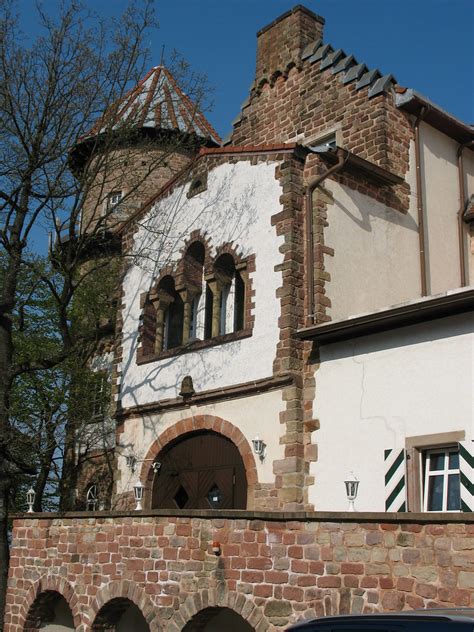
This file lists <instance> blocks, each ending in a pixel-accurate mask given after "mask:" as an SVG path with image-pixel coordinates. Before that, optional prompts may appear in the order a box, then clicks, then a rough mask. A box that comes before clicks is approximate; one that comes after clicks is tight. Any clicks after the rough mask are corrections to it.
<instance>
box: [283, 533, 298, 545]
mask: <svg viewBox="0 0 474 632" xmlns="http://www.w3.org/2000/svg"><path fill="white" fill-rule="evenodd" d="M279 541H281V542H283V544H294V543H295V542H296V535H295V534H294V533H283V537H282V536H281V535H280V540H279Z"/></svg>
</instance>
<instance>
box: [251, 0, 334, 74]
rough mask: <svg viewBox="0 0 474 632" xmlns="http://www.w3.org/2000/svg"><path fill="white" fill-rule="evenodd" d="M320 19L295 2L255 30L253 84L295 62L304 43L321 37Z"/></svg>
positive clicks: (298, 60)
mask: <svg viewBox="0 0 474 632" xmlns="http://www.w3.org/2000/svg"><path fill="white" fill-rule="evenodd" d="M323 27H324V18H322V17H320V16H319V15H316V13H313V12H312V11H310V10H309V9H307V8H306V7H303V6H302V5H300V4H299V5H297V6H296V7H294V8H293V9H291V10H290V11H287V12H286V13H284V14H283V15H281V16H280V17H279V18H277V19H276V20H274V21H273V22H272V23H271V24H268V25H267V26H265V27H264V28H263V29H261V30H260V31H259V32H258V33H257V69H256V75H255V79H256V82H257V84H258V83H260V81H261V80H262V79H263V78H265V77H266V78H267V79H270V77H271V76H272V75H273V74H274V73H275V72H277V71H279V72H285V70H286V69H287V68H288V65H289V64H291V63H293V64H296V65H299V63H300V60H301V53H302V52H303V50H304V48H305V46H307V44H310V43H311V42H314V41H315V40H316V39H318V38H322V36H323Z"/></svg>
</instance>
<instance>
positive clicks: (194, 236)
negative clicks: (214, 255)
mask: <svg viewBox="0 0 474 632" xmlns="http://www.w3.org/2000/svg"><path fill="white" fill-rule="evenodd" d="M196 241H198V242H199V243H201V244H202V245H203V246H204V252H205V257H204V269H206V267H207V266H208V265H209V261H210V257H211V251H212V238H211V237H210V236H209V235H208V234H207V233H205V232H201V230H199V229H196V230H193V231H191V232H190V233H189V236H188V238H187V239H185V240H184V244H183V247H182V248H181V249H180V263H181V262H182V260H183V259H184V256H185V255H186V252H187V251H188V248H189V247H190V246H192V245H193V244H194V243H195V242H196Z"/></svg>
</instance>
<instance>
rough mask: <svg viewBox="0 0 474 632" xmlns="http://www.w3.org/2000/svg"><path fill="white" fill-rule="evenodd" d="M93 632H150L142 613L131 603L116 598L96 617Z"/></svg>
mask: <svg viewBox="0 0 474 632" xmlns="http://www.w3.org/2000/svg"><path fill="white" fill-rule="evenodd" d="M92 630H94V632H105V631H107V632H132V630H133V632H150V626H149V625H148V623H147V621H146V619H145V617H144V616H143V613H142V611H141V610H140V608H139V607H138V606H136V605H135V604H134V603H133V602H132V601H130V600H129V599H126V598H125V597H118V598H117V599H112V600H111V601H108V602H107V603H106V604H105V605H104V606H102V608H101V609H100V610H99V612H98V613H97V615H96V618H95V620H94V623H93V624H92Z"/></svg>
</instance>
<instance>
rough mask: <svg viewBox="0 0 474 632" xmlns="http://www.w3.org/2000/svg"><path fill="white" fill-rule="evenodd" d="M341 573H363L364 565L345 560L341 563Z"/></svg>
mask: <svg viewBox="0 0 474 632" xmlns="http://www.w3.org/2000/svg"><path fill="white" fill-rule="evenodd" d="M341 573H342V574H343V575H363V574H364V565H363V564H356V563H355V562H354V563H352V562H343V563H342V564H341Z"/></svg>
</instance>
